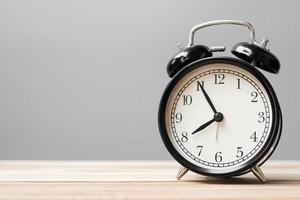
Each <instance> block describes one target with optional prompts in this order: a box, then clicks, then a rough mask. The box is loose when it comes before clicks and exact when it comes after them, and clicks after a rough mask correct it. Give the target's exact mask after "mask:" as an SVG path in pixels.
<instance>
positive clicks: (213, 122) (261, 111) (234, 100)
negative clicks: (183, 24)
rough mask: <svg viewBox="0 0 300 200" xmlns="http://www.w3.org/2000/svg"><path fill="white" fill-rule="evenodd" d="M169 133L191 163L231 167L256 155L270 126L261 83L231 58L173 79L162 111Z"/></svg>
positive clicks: (215, 169) (218, 170) (213, 167)
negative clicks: (229, 60)
mask: <svg viewBox="0 0 300 200" xmlns="http://www.w3.org/2000/svg"><path fill="white" fill-rule="evenodd" d="M164 114H165V116H164V121H165V128H166V132H167V137H168V138H169V140H170V142H171V145H172V146H173V147H174V149H175V150H176V151H177V152H178V153H179V154H180V155H181V156H182V157H183V158H184V159H185V160H187V161H188V162H189V163H192V164H193V165H196V166H198V167H200V168H202V169H208V170H212V171H213V172H214V173H224V172H226V173H229V172H231V171H234V170H235V169H237V168H238V167H241V166H243V165H245V163H247V162H249V161H250V160H251V159H253V158H254V157H256V156H257V155H258V153H259V152H260V151H261V149H262V148H264V147H265V146H266V143H267V141H268V138H269V136H270V135H271V134H270V132H271V127H272V121H273V120H272V118H273V113H272V105H271V102H270V98H269V96H268V93H267V91H266V89H265V87H264V86H263V84H262V83H261V82H260V81H259V80H258V79H257V78H256V77H255V76H254V75H253V74H252V73H250V72H248V71H247V70H245V69H243V68H241V67H238V66H236V65H234V64H229V63H211V64H207V65H204V66H201V67H198V68H195V69H193V70H191V71H190V72H188V73H186V74H185V75H184V76H183V77H181V79H180V80H179V81H178V82H177V83H176V84H175V85H174V87H173V88H172V90H171V91H170V93H169V96H168V99H167V102H166V104H165V112H164Z"/></svg>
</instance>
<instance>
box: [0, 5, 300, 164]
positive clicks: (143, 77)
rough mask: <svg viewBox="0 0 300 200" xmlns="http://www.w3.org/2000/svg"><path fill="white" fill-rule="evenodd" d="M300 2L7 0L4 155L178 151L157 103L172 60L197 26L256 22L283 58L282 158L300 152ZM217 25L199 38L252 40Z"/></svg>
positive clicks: (0, 80) (1, 39) (1, 11)
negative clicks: (166, 135)
mask: <svg viewBox="0 0 300 200" xmlns="http://www.w3.org/2000/svg"><path fill="white" fill-rule="evenodd" d="M298 2H299V1H296V0H295V1H258V0H257V1H233V0H230V1H213V0H210V1H199V0H197V1H174V0H168V1H159V0H151V1H139V0H135V1H132V0H130V1H129V0H128V1H110V0H105V1H83V0H82V1H78V0H76V1H74V0H62V1H61V0H57V1H53V0H51V1H40V0H36V1H34V0H28V1H21V0H20V1H12V0H7V1H0V159H85V160H86V159H130V160H132V159H143V160H145V159H171V157H170V155H169V154H168V153H167V151H166V149H165V148H164V146H163V143H162V141H161V139H160V136H159V132H158V128H157V109H158V103H159V100H160V96H161V94H162V91H163V89H164V88H165V86H166V84H167V83H168V81H170V80H169V78H168V76H167V74H166V64H167V62H168V60H169V59H170V58H171V56H173V54H175V53H176V52H177V51H178V50H177V43H178V42H181V43H183V44H186V43H187V39H188V33H189V31H190V28H191V27H192V26H193V25H195V24H198V23H201V22H204V21H207V20H212V19H239V20H247V21H249V22H251V23H252V24H253V25H254V26H255V28H256V32H257V39H258V40H260V39H261V38H262V37H263V36H265V37H267V38H268V39H269V40H270V44H269V46H268V47H269V48H270V49H271V50H272V51H273V53H275V54H276V55H277V56H278V57H279V58H280V60H281V64H282V69H281V72H280V74H279V75H271V74H267V73H264V74H265V75H266V76H267V77H268V78H269V80H270V82H271V83H272V84H273V86H274V89H275V90H276V92H277V95H278V98H279V100H280V103H281V107H282V111H283V116H284V129H283V134H282V139H281V141H280V144H279V146H278V149H277V151H276V152H275V154H274V155H273V157H272V158H273V159H300V155H299V154H300V149H299V141H300V133H299V113H300V110H299V103H298V102H299V100H300V91H299V87H298V86H299V77H300V76H299V73H300V66H299V64H298V63H299V42H300V39H299V37H300V28H299V25H300V23H299V19H300V12H299V6H300V4H299V3H298ZM248 40H249V33H248V30H247V29H245V28H238V27H229V26H223V27H216V28H213V27H212V28H208V29H206V30H204V31H202V33H200V32H199V33H197V36H196V42H197V43H204V44H207V45H226V46H227V49H228V50H230V49H231V47H232V46H233V45H234V44H235V43H237V42H239V41H248Z"/></svg>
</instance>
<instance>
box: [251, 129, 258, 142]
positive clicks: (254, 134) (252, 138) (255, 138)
mask: <svg viewBox="0 0 300 200" xmlns="http://www.w3.org/2000/svg"><path fill="white" fill-rule="evenodd" d="M250 139H251V140H253V142H257V136H256V131H254V133H253V134H252V135H251V137H250Z"/></svg>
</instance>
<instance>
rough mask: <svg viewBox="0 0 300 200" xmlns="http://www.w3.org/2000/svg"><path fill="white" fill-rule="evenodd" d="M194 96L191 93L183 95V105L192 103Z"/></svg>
mask: <svg viewBox="0 0 300 200" xmlns="http://www.w3.org/2000/svg"><path fill="white" fill-rule="evenodd" d="M192 102H193V98H192V96H191V95H183V105H191V104H192Z"/></svg>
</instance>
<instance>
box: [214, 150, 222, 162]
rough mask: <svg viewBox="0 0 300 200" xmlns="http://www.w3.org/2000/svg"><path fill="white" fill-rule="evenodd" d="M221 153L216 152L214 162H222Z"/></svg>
mask: <svg viewBox="0 0 300 200" xmlns="http://www.w3.org/2000/svg"><path fill="white" fill-rule="evenodd" d="M222 159H223V158H222V152H221V151H218V152H217V153H216V154H215V161H216V162H221V161H222Z"/></svg>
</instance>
